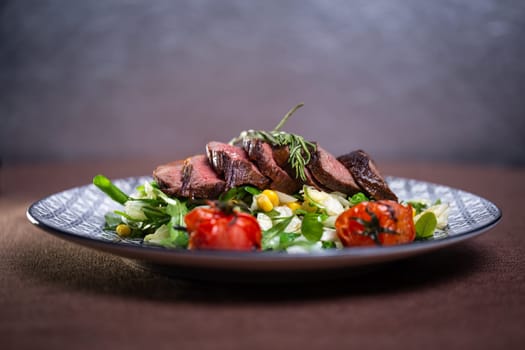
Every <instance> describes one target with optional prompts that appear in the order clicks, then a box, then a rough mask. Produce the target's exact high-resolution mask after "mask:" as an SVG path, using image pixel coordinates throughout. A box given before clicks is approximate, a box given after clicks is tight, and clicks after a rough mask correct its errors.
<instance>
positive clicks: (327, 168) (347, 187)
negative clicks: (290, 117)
mask: <svg viewBox="0 0 525 350" xmlns="http://www.w3.org/2000/svg"><path fill="white" fill-rule="evenodd" d="M307 167H308V168H309V169H310V171H311V172H312V175H313V176H314V178H315V179H316V180H317V181H318V182H320V183H321V185H323V186H324V187H327V188H329V189H330V190H332V191H339V192H342V193H345V194H349V195H350V194H354V193H357V192H359V191H360V190H361V189H360V188H359V186H358V185H357V184H356V183H355V181H354V178H353V177H352V174H350V171H348V169H347V168H345V166H344V165H343V164H341V163H340V162H339V161H338V160H337V159H335V157H334V156H333V155H331V154H330V153H328V152H327V151H325V150H324V149H322V148H321V147H319V145H317V149H316V151H315V152H313V153H312V159H311V160H310V163H308V164H307Z"/></svg>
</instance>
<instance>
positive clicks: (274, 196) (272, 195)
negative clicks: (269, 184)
mask: <svg viewBox="0 0 525 350" xmlns="http://www.w3.org/2000/svg"><path fill="white" fill-rule="evenodd" d="M262 194H264V195H265V196H266V197H268V199H269V200H270V202H272V205H273V206H274V207H276V206H278V205H279V196H278V195H277V192H275V191H272V190H264V191H262Z"/></svg>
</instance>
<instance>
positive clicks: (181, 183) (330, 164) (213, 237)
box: [93, 104, 450, 253]
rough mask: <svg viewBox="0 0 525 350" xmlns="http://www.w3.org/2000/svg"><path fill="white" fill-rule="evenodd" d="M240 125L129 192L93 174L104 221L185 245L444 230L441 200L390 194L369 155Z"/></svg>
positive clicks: (143, 239) (121, 231)
mask: <svg viewBox="0 0 525 350" xmlns="http://www.w3.org/2000/svg"><path fill="white" fill-rule="evenodd" d="M301 106H302V104H300V105H298V106H296V107H294V108H293V109H292V110H290V111H289V112H288V113H287V114H286V115H285V116H284V118H283V120H282V121H281V122H280V123H279V124H278V125H277V126H276V127H275V128H274V129H273V130H272V131H261V130H248V131H243V132H242V133H241V134H240V135H239V136H238V137H235V138H233V139H232V140H231V141H230V142H228V143H223V142H217V141H212V142H209V143H208V144H207V145H206V147H205V152H204V153H203V154H197V155H193V156H190V157H188V158H186V159H184V160H176V161H173V162H169V163H167V164H162V165H159V166H158V167H157V168H156V169H154V171H153V177H152V179H148V180H146V181H144V182H143V183H140V184H139V185H138V186H136V188H135V189H134V191H133V192H132V193H127V192H126V191H125V190H122V189H120V188H119V187H118V186H117V185H116V184H115V183H113V182H112V181H111V180H110V179H108V178H107V177H105V176H103V175H97V176H95V177H94V179H93V183H94V185H95V186H97V187H98V188H99V189H100V190H102V191H103V192H104V193H106V194H107V195H108V196H109V197H110V198H111V199H112V200H114V201H115V202H117V203H119V204H120V205H121V207H120V208H118V209H116V210H115V209H114V210H111V211H109V212H108V213H107V214H106V215H105V226H104V229H105V230H106V231H107V232H112V233H113V234H114V235H115V237H119V238H121V239H125V240H136V241H139V242H140V243H141V244H145V245H151V246H160V247H165V248H179V249H188V250H227V251H232V250H235V251H239V250H240V251H279V252H288V253H305V252H307V253H308V252H315V251H324V250H333V249H350V248H355V247H370V246H372V247H378V246H392V245H399V244H409V243H412V242H414V241H416V240H418V241H421V240H428V239H432V238H434V237H436V236H439V237H442V236H444V235H446V234H447V228H448V221H449V212H450V203H449V202H448V201H446V200H441V198H424V197H423V198H404V199H400V198H399V197H398V195H397V194H396V191H395V190H393V189H392V188H391V187H390V186H389V183H388V181H386V180H385V178H384V177H383V176H382V174H381V173H380V172H379V170H378V168H377V166H376V165H375V163H374V161H373V160H372V159H371V157H370V156H369V155H368V154H367V153H366V152H365V151H363V150H355V151H352V152H350V153H348V154H344V155H341V156H339V157H335V156H333V155H332V154H330V153H329V152H328V151H326V150H325V149H323V148H322V147H321V146H320V145H319V144H317V143H316V142H311V141H308V140H305V139H304V138H303V137H301V136H299V135H296V134H292V133H288V132H284V131H282V127H283V125H284V123H285V122H286V121H287V119H288V118H289V117H290V116H291V115H292V114H293V113H294V112H295V111H296V110H297V109H298V108H299V107H301Z"/></svg>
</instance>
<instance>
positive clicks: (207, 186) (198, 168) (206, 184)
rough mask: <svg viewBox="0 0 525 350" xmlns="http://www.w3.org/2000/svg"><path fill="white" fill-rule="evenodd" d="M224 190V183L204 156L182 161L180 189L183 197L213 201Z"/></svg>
mask: <svg viewBox="0 0 525 350" xmlns="http://www.w3.org/2000/svg"><path fill="white" fill-rule="evenodd" d="M225 188H226V183H225V182H224V181H223V180H222V179H220V178H219V177H218V176H217V174H216V173H215V171H213V169H212V168H211V166H210V163H209V162H208V158H207V157H206V156H205V155H204V154H200V155H197V156H193V157H190V158H188V159H186V160H185V161H184V167H183V169H182V188H181V194H182V196H183V197H189V198H209V199H214V198H217V197H218V196H219V195H220V194H221V193H222V192H224V190H225Z"/></svg>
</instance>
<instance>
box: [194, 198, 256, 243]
mask: <svg viewBox="0 0 525 350" xmlns="http://www.w3.org/2000/svg"><path fill="white" fill-rule="evenodd" d="M184 221H185V223H186V228H187V230H188V233H189V235H190V241H189V245H188V248H189V249H222V250H258V249H260V248H261V228H260V226H259V223H258V222H257V220H256V219H255V218H254V217H253V216H251V215H248V214H245V213H236V212H234V213H227V212H224V211H221V210H220V209H218V208H215V207H211V208H196V209H193V210H192V211H191V212H189V213H188V214H187V215H186V217H185V218H184Z"/></svg>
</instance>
